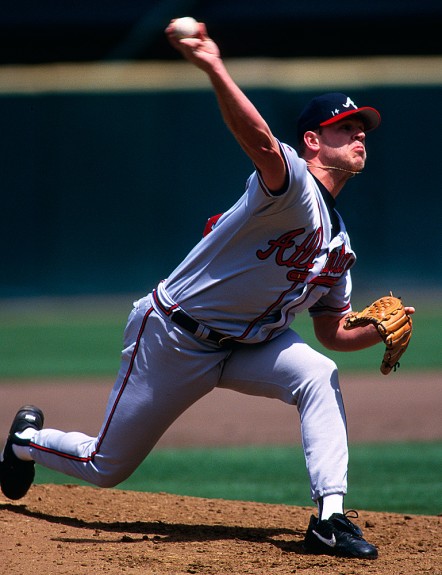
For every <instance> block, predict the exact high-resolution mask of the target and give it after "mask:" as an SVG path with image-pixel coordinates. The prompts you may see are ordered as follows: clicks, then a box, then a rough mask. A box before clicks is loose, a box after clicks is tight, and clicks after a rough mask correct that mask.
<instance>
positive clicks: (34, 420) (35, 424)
mask: <svg viewBox="0 0 442 575" xmlns="http://www.w3.org/2000/svg"><path fill="white" fill-rule="evenodd" d="M43 422H44V416H43V412H42V411H41V410H40V409H38V407H34V406H33V405H24V406H23V407H21V408H20V409H19V410H18V412H17V415H16V416H15V417H14V421H13V422H12V425H11V429H10V430H9V435H8V439H7V440H6V444H5V448H4V450H3V461H2V462H1V463H0V483H1V490H2V492H3V494H4V495H5V496H6V497H8V498H9V499H21V498H22V497H24V496H25V495H26V493H27V492H28V490H29V488H30V487H31V485H32V482H33V481H34V476H35V464H34V462H33V461H22V460H21V459H19V458H18V457H17V456H16V455H15V454H14V451H13V449H12V446H13V445H14V444H15V445H29V440H26V439H21V438H20V437H18V436H17V433H20V432H22V431H24V430H25V429H27V428H29V427H32V428H33V429H36V430H37V431H40V429H42V427H43Z"/></svg>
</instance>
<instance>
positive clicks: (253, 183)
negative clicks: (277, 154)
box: [158, 144, 356, 343]
mask: <svg viewBox="0 0 442 575" xmlns="http://www.w3.org/2000/svg"><path fill="white" fill-rule="evenodd" d="M281 149H282V151H283V152H284V155H285V159H286V163H287V167H288V181H287V189H286V191H285V193H282V194H280V195H274V194H272V193H271V192H270V191H269V190H268V189H267V188H266V186H265V184H264V182H263V181H262V179H261V178H260V176H259V173H258V172H254V173H253V174H252V175H251V176H250V178H249V179H248V181H247V186H246V191H245V193H244V195H243V196H242V197H241V198H240V199H239V200H238V202H237V203H236V204H235V205H234V206H233V207H232V208H231V209H230V210H229V211H227V212H226V213H225V214H223V215H222V216H221V218H220V219H219V220H218V221H217V223H216V224H215V226H214V228H213V231H212V232H211V233H210V234H208V235H207V236H206V237H204V238H203V239H202V240H201V242H200V243H199V244H198V245H197V246H196V247H195V248H194V249H193V250H192V251H191V252H190V254H189V255H188V256H187V258H185V260H184V261H183V262H182V263H181V264H180V265H179V266H178V267H177V268H176V269H175V271H174V272H173V273H172V274H171V275H170V276H169V278H168V279H167V280H166V281H165V282H163V283H161V284H160V286H159V288H158V294H159V297H160V299H161V301H162V302H163V303H164V305H165V306H166V307H169V308H173V307H174V306H179V307H180V308H182V309H183V310H184V311H186V312H187V313H188V314H189V315H191V316H192V317H193V318H195V319H196V320H197V321H199V322H201V323H202V324H205V325H207V326H209V327H210V328H212V329H214V330H216V331H219V332H221V333H222V334H225V335H227V336H230V337H233V338H235V339H237V340H240V341H243V342H247V343H257V342H262V341H268V340H270V339H271V338H273V337H275V336H276V335H278V334H280V333H281V332H282V331H284V330H286V329H287V328H288V327H289V325H290V324H291V322H292V321H293V319H294V317H295V315H296V313H299V312H301V311H303V310H305V309H310V313H311V314H312V315H318V314H321V313H328V314H337V315H343V314H345V313H347V312H348V311H349V310H350V292H351V279H350V273H349V269H350V267H351V266H352V265H353V264H354V262H355V259H356V258H355V254H354V253H353V251H352V250H351V247H350V241H349V238H348V234H347V232H346V229H345V226H344V223H343V221H342V219H341V218H340V217H339V216H338V215H337V213H336V212H335V213H333V214H332V215H334V216H335V219H336V220H337V221H338V225H339V227H340V230H339V231H338V232H337V233H335V234H334V233H333V232H336V230H332V225H331V224H332V219H331V217H330V211H329V209H328V208H327V203H326V200H327V198H326V199H324V197H323V193H321V189H320V187H321V184H320V183H319V182H318V181H317V180H316V179H315V178H314V177H313V176H312V175H311V174H310V173H309V172H308V170H307V165H306V163H305V161H304V160H302V159H300V158H299V157H298V155H297V154H296V152H295V151H294V150H293V149H292V148H291V147H289V146H287V145H285V144H282V145H281ZM325 193H326V194H328V192H325ZM330 199H332V198H331V196H330ZM256 286H258V289H255V287H256Z"/></svg>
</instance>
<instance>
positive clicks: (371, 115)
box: [297, 92, 381, 142]
mask: <svg viewBox="0 0 442 575" xmlns="http://www.w3.org/2000/svg"><path fill="white" fill-rule="evenodd" d="M353 115H357V116H358V117H359V118H361V120H362V121H363V122H364V128H365V131H366V132H369V131H370V130H374V129H375V128H377V127H378V126H379V124H380V123H381V115H380V114H379V112H378V111H377V110H376V109H375V108H370V107H367V106H364V107H362V108H358V107H357V106H356V104H355V103H354V102H353V100H352V99H351V98H349V97H348V96H346V95H345V94H341V93H340V92H330V93H328V94H323V95H322V96H318V97H316V98H313V100H310V102H309V103H308V104H307V105H306V107H305V108H304V110H303V111H302V112H301V114H300V116H299V118H298V124H297V133H298V141H300V142H301V141H302V139H303V138H304V134H305V133H306V132H308V131H309V130H317V129H318V128H319V127H320V126H328V125H330V124H334V123H335V122H339V121H340V120H343V119H344V118H347V117H348V116H353Z"/></svg>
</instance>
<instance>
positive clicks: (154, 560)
mask: <svg viewBox="0 0 442 575" xmlns="http://www.w3.org/2000/svg"><path fill="white" fill-rule="evenodd" d="M312 510H313V508H304V507H303V508H301V507H292V506H288V505H269V504H260V503H251V502H242V501H241V502H238V501H225V500H221V499H203V498H195V497H182V496H175V495H169V494H165V493H160V494H151V493H138V492H134V491H121V490H117V489H113V490H103V489H96V488H93V487H83V486H71V485H63V486H58V485H57V486H55V485H35V486H33V487H32V488H31V490H30V491H29V493H28V494H27V495H26V497H25V498H23V499H22V500H20V501H17V502H12V501H9V500H7V499H5V498H4V497H2V496H0V525H1V531H2V537H1V544H0V549H1V564H0V573H2V574H5V575H6V573H7V574H8V575H23V573H32V574H33V575H51V574H57V575H62V574H66V575H68V574H69V575H70V574H72V575H93V574H96V573H106V574H108V575H122V574H141V573H142V574H143V575H146V574H149V575H157V574H158V575H159V574H161V575H163V574H171V575H172V574H173V575H180V574H189V573H195V574H200V575H212V574H216V575H243V574H252V573H253V574H260V575H261V574H262V575H269V574H283V573H284V574H288V573H298V574H300V573H305V574H307V573H308V574H309V575H324V574H325V573H326V574H327V575H350V574H354V575H358V574H370V575H381V574H382V575H402V574H403V575H414V574H416V575H417V574H419V575H424V574H431V575H441V574H442V539H441V527H442V518H441V517H435V516H416V515H401V514H393V513H373V512H365V511H363V512H360V515H359V519H358V520H357V523H358V524H359V525H360V526H361V527H362V528H363V530H364V534H365V537H366V538H367V540H369V541H370V542H372V543H374V544H375V545H377V546H378V548H379V558H378V559H377V560H375V561H369V560H357V559H344V558H334V557H327V556H314V555H307V554H305V553H304V551H303V548H302V540H303V537H304V532H305V529H306V526H307V524H308V521H309V517H310V514H311V513H312Z"/></svg>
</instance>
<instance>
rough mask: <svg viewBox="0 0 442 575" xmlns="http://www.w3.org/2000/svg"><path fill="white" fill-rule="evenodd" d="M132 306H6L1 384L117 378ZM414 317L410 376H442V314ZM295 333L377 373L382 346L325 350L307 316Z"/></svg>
mask: <svg viewBox="0 0 442 575" xmlns="http://www.w3.org/2000/svg"><path fill="white" fill-rule="evenodd" d="M130 307H131V301H130V299H127V300H126V299H125V300H124V301H121V300H118V301H116V302H115V301H112V302H110V303H109V304H108V305H107V304H106V301H105V300H104V302H103V301H98V302H95V303H94V302H92V303H91V302H86V303H83V304H82V302H81V300H80V302H79V303H76V304H75V303H74V304H72V303H69V304H66V305H64V304H63V301H61V302H57V303H56V304H53V303H48V302H45V303H44V304H42V303H41V302H39V301H38V300H37V301H36V303H35V305H33V306H32V307H30V305H29V304H28V305H27V306H26V308H24V309H22V308H17V307H16V306H15V307H13V306H8V305H7V304H5V303H4V302H3V304H2V305H1V306H0V380H1V379H2V378H3V379H6V378H29V377H35V378H38V377H47V378H50V377H63V376H70V377H72V376H74V377H89V376H109V375H114V374H115V373H116V372H117V370H118V366H119V357H120V351H121V345H122V338H123V331H124V327H125V325H126V320H127V316H128V313H129V311H130ZM422 308H423V309H421V310H420V311H419V313H417V314H416V315H415V316H414V334H413V338H412V340H411V343H410V345H409V348H408V350H407V353H406V355H404V356H403V359H402V365H403V368H404V369H406V370H407V371H409V370H413V371H422V370H441V369H442V354H441V353H440V330H441V326H442V308H440V307H436V308H435V309H434V306H433V309H431V306H430V305H428V307H426V306H422ZM294 327H296V329H297V331H299V332H300V333H301V335H302V336H303V337H304V338H305V340H306V341H307V342H308V343H309V344H310V345H312V346H313V347H314V348H315V349H318V350H319V351H322V352H323V353H325V354H326V355H328V356H329V357H331V358H332V359H334V360H335V361H336V363H337V364H338V366H339V367H340V369H341V370H342V371H345V370H346V371H367V370H368V371H376V372H377V370H378V368H379V364H380V360H381V355H382V346H381V345H379V346H375V347H372V348H369V349H367V350H362V351H358V352H355V353H338V352H330V351H328V350H325V349H324V348H323V347H322V346H321V345H320V344H319V343H318V342H317V340H316V338H315V336H314V334H313V329H312V322H311V320H310V318H309V317H308V315H307V314H302V315H300V316H299V318H297V319H296V321H295V324H294Z"/></svg>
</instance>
